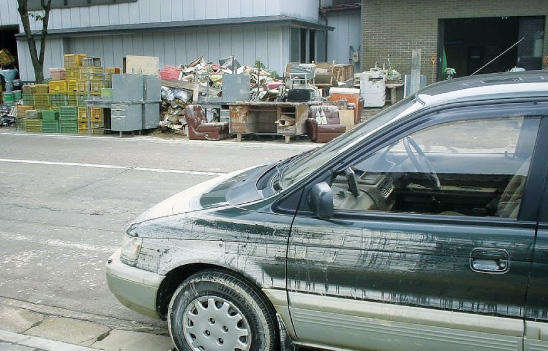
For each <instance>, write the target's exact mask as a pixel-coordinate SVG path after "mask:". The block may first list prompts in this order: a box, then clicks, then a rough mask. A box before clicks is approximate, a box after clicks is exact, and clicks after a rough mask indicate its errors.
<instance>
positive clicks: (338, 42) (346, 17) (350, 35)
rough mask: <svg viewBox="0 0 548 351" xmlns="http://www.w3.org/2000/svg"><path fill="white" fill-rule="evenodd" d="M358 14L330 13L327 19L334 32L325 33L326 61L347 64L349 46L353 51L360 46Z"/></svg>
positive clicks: (359, 20) (360, 31)
mask: <svg viewBox="0 0 548 351" xmlns="http://www.w3.org/2000/svg"><path fill="white" fill-rule="evenodd" d="M360 16H361V15H360V12H359V11H355V12H341V13H332V14H330V15H329V17H328V19H327V24H328V25H329V26H332V27H335V30H334V31H332V32H328V33H327V60H328V61H336V62H339V63H348V62H349V59H350V46H353V47H354V49H355V50H357V49H358V47H359V46H360V45H361V33H362V30H361V18H360Z"/></svg>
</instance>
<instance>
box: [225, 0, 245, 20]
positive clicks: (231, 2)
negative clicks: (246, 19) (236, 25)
mask: <svg viewBox="0 0 548 351" xmlns="http://www.w3.org/2000/svg"><path fill="white" fill-rule="evenodd" d="M244 1H245V0H244ZM240 2H241V1H240V0H228V17H229V18H239V17H242V11H241V10H242V6H241V4H240Z"/></svg>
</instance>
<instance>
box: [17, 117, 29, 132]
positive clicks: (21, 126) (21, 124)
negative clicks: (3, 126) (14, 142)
mask: <svg viewBox="0 0 548 351" xmlns="http://www.w3.org/2000/svg"><path fill="white" fill-rule="evenodd" d="M26 120H27V119H26V118H23V117H17V119H16V120H15V130H25V121H26Z"/></svg>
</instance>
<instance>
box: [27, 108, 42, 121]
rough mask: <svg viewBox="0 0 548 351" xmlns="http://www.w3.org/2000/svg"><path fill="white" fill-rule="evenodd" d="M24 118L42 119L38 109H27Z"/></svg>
mask: <svg viewBox="0 0 548 351" xmlns="http://www.w3.org/2000/svg"><path fill="white" fill-rule="evenodd" d="M25 118H26V119H27V120H29V119H42V111H40V110H27V111H26V113H25Z"/></svg>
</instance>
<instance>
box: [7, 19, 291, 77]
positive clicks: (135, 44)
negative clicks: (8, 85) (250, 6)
mask: <svg viewBox="0 0 548 351" xmlns="http://www.w3.org/2000/svg"><path fill="white" fill-rule="evenodd" d="M46 48H47V52H46V60H45V63H44V67H45V68H46V69H45V76H46V77H49V72H48V71H47V68H49V67H62V65H63V55H64V54H65V53H85V54H87V55H89V56H97V57H101V58H102V60H103V61H102V62H103V65H104V66H107V67H113V66H116V67H121V66H122V59H123V57H124V56H127V55H145V56H157V57H159V58H160V68H162V67H163V66H165V65H170V66H176V65H179V64H185V63H189V62H191V61H192V60H194V59H195V58H196V57H198V56H201V55H203V56H204V59H205V60H206V61H212V62H218V60H219V59H220V58H223V57H227V56H230V55H234V56H235V57H236V59H237V60H238V61H239V62H240V63H241V64H242V65H250V66H252V65H253V64H254V63H255V60H260V61H262V62H263V63H264V64H265V66H266V67H267V68H268V69H270V70H274V71H277V72H278V74H280V75H281V74H282V73H283V70H284V68H285V64H286V63H287V62H288V57H289V28H283V27H261V26H250V25H248V26H245V27H244V26H237V27H231V28H230V29H228V30H227V29H223V28H220V27H216V28H208V29H206V28H204V29H200V30H197V29H180V30H174V31H169V32H168V31H155V32H146V33H136V34H128V35H109V36H95V37H81V38H68V39H54V40H48V43H47V45H46ZM18 50H19V62H20V72H21V78H22V79H23V80H33V79H34V72H33V69H32V64H31V60H30V57H29V54H28V48H27V44H26V42H19V45H18Z"/></svg>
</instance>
